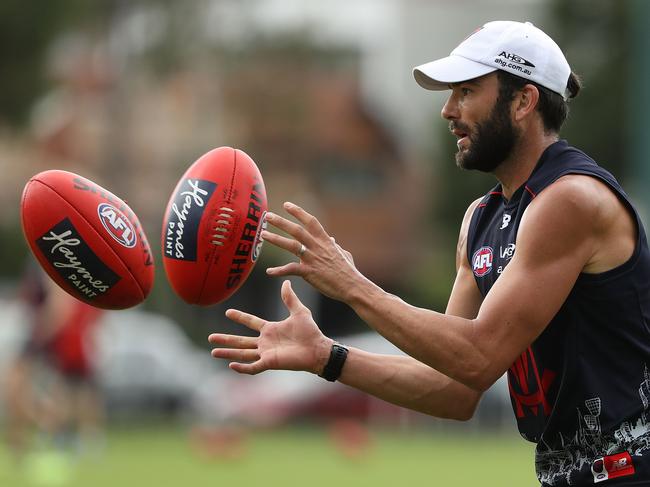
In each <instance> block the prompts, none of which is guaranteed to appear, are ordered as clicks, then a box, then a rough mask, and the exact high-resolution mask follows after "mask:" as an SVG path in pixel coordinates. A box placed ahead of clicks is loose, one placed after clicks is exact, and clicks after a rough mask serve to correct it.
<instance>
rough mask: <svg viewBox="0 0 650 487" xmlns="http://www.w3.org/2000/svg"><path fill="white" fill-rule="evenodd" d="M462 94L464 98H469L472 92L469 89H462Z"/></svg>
mask: <svg viewBox="0 0 650 487" xmlns="http://www.w3.org/2000/svg"><path fill="white" fill-rule="evenodd" d="M460 92H461V93H462V94H463V96H467V95H469V94H470V93H471V92H472V90H470V89H469V88H461V89H460Z"/></svg>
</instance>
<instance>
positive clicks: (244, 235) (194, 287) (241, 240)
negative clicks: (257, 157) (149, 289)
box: [162, 147, 267, 306]
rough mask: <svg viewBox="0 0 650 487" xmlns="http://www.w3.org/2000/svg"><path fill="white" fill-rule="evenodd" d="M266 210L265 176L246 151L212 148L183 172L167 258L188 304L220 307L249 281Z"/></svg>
mask: <svg viewBox="0 0 650 487" xmlns="http://www.w3.org/2000/svg"><path fill="white" fill-rule="evenodd" d="M266 207H267V205H266V190H265V189H264V181H263V180H262V175H261V174H260V171H259V169H258V168H257V166H256V165H255V162H253V160H252V159H251V158H250V157H249V156H248V155H247V154H246V153H245V152H242V151H241V150H238V149H233V148H231V147H219V148H217V149H214V150H211V151H210V152H208V153H207V154H205V155H203V156H202V157H200V158H199V159H198V160H197V161H196V162H195V163H194V164H192V165H191V166H190V168H189V169H188V170H187V171H186V172H185V174H183V176H182V177H181V179H180V181H179V182H178V184H177V185H176V189H175V190H174V192H173V193H172V196H171V198H170V200H169V203H168V204H167V210H166V212H165V220H164V222H163V228H162V254H163V263H164V266H165V272H166V273H167V278H168V279H169V282H170V284H171V286H172V288H173V289H174V291H175V292H176V293H177V294H178V295H179V296H180V297H181V298H182V299H183V300H184V301H186V302H188V303H191V304H199V305H202V306H207V305H210V304H215V303H218V302H220V301H223V300H224V299H227V298H228V297H230V296H231V295H232V294H233V293H234V292H235V291H236V290H237V289H238V288H239V287H240V286H241V285H242V284H243V283H244V281H245V280H246V278H247V277H248V275H249V274H250V272H251V270H252V269H253V267H254V266H255V262H256V261H257V258H258V257H259V254H260V251H261V248H262V239H261V238H260V234H261V232H262V229H263V228H264V227H265V226H266V221H265V219H264V216H265V213H266Z"/></svg>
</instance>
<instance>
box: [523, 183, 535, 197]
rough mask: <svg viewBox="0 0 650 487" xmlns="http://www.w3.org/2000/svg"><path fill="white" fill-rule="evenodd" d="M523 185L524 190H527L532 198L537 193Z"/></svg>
mask: <svg viewBox="0 0 650 487" xmlns="http://www.w3.org/2000/svg"><path fill="white" fill-rule="evenodd" d="M524 187H525V188H526V191H528V192H529V193H530V194H531V195H532V197H533V198H534V197H535V196H537V195H536V194H535V193H534V192H533V190H532V189H530V188H529V187H528V186H524Z"/></svg>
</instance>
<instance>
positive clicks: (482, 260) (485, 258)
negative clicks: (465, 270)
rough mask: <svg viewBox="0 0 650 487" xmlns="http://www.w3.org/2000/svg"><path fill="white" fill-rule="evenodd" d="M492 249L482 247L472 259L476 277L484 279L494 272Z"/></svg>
mask: <svg viewBox="0 0 650 487" xmlns="http://www.w3.org/2000/svg"><path fill="white" fill-rule="evenodd" d="M492 256H493V252H492V247H481V248H480V249H478V250H477V251H476V252H474V256H473V257H472V269H473V270H474V275H475V276H476V277H483V276H485V275H487V274H489V273H490V271H491V270H492Z"/></svg>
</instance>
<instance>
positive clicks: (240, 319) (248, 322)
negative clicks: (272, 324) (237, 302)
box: [226, 309, 266, 331]
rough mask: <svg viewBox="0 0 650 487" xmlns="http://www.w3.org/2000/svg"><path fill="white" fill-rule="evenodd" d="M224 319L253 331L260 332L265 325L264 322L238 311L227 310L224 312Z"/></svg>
mask: <svg viewBox="0 0 650 487" xmlns="http://www.w3.org/2000/svg"><path fill="white" fill-rule="evenodd" d="M226 317H227V318H228V319H231V320H233V321H236V322H237V323H239V324H242V325H244V326H247V327H248V328H250V329H251V330H255V331H260V330H261V329H262V328H264V325H266V320H263V319H262V318H258V317H257V316H255V315H251V314H248V313H244V312H243V311H239V310H238V309H229V310H228V311H226Z"/></svg>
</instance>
